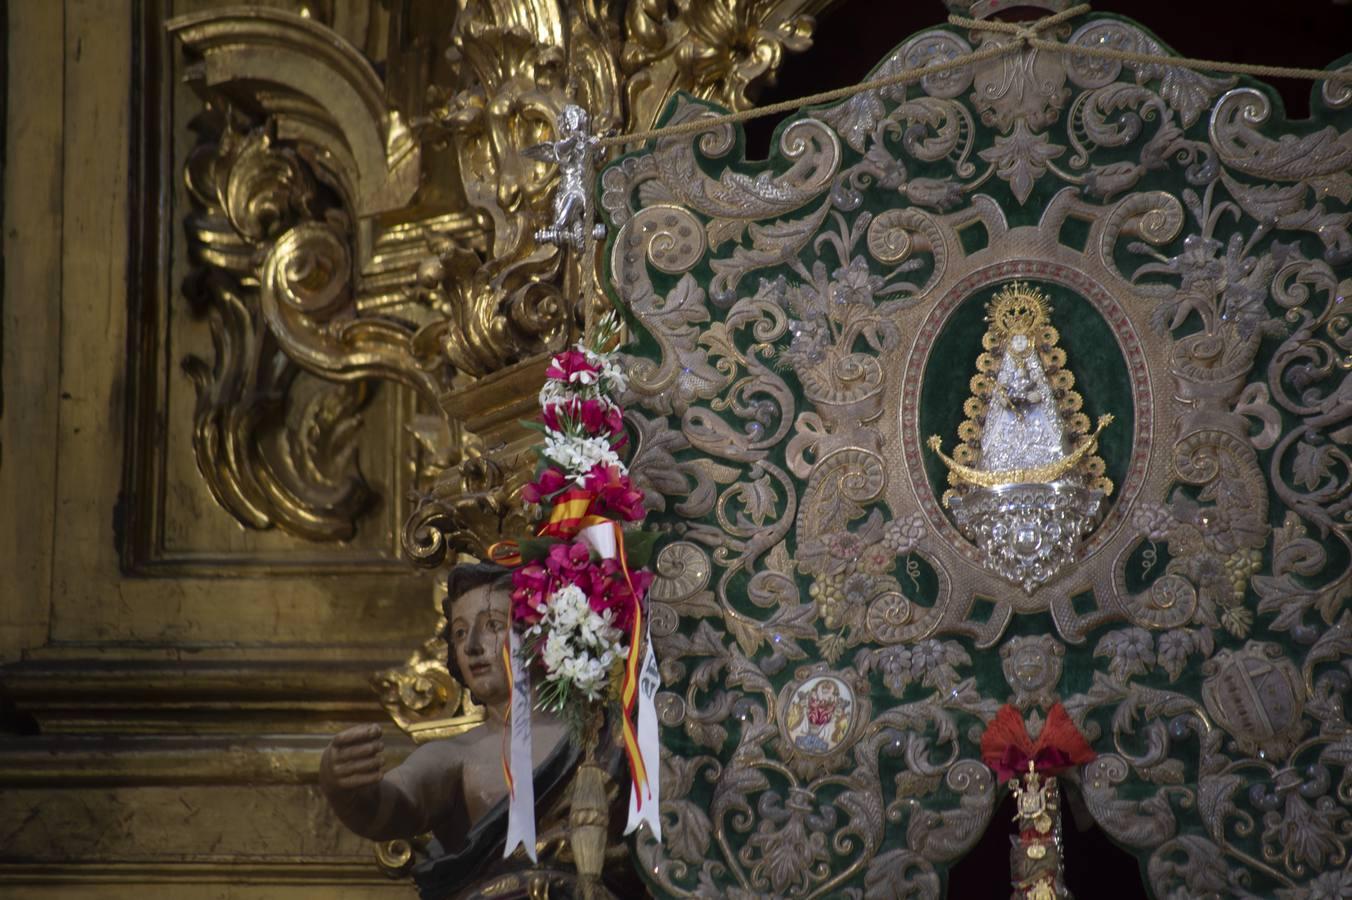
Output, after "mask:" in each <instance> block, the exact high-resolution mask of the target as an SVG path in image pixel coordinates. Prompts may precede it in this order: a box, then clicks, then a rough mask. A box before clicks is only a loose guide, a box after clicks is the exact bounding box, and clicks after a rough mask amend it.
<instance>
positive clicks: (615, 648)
mask: <svg viewBox="0 0 1352 900" xmlns="http://www.w3.org/2000/svg"><path fill="white" fill-rule="evenodd" d="M527 634H528V635H536V634H544V635H545V641H544V647H543V649H542V650H541V654H540V655H541V658H542V660H543V661H544V664H545V678H546V680H548V681H563V682H567V683H569V684H570V685H571V686H572V687H573V688H574V689H576V690H577V691H579V692H581V693H582V694H583V695H584V696H585V697H586V698H587V699H588V700H596V699H599V698H600V697H601V696H603V695H604V693H605V691H606V687H607V685H608V684H609V681H610V676H611V670H612V668H613V666H614V664H615V662H616V660H619V659H622V658H624V657H625V656H626V655H627V654H628V652H629V651H628V649H627V648H626V647H625V646H624V645H623V644H622V643H621V641H622V640H623V639H624V635H623V633H622V632H621V631H620V630H619V629H618V628H616V627H615V626H614V624H612V621H611V614H610V612H609V611H607V612H606V613H605V614H598V613H597V612H596V611H595V610H593V609H592V608H591V604H589V603H588V602H587V595H586V594H585V593H584V592H583V591H582V589H581V588H579V587H577V586H576V585H568V586H566V587H563V588H560V589H559V590H558V591H555V592H554V593H553V594H551V595H550V597H549V600H548V602H547V603H546V605H545V614H544V618H543V619H542V620H541V622H540V623H539V624H538V625H536V626H534V627H533V628H531V630H530V631H529V632H527Z"/></svg>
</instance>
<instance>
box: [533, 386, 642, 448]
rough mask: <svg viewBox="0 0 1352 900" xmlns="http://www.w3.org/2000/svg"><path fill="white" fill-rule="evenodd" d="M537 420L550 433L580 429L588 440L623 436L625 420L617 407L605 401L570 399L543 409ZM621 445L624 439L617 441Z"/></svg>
mask: <svg viewBox="0 0 1352 900" xmlns="http://www.w3.org/2000/svg"><path fill="white" fill-rule="evenodd" d="M540 419H541V421H543V422H544V423H545V427H546V428H548V429H549V430H550V431H557V432H564V433H567V432H570V431H572V430H573V429H575V428H580V429H581V430H582V433H583V434H585V435H587V436H588V437H602V436H604V437H611V438H613V437H614V436H616V435H621V436H623V435H624V417H623V415H622V414H621V413H620V408H619V407H618V406H616V405H615V404H613V403H609V402H607V401H605V400H595V399H592V400H583V399H581V398H579V397H570V398H569V399H567V400H565V401H564V402H562V403H552V404H550V405H549V406H546V407H545V408H544V410H543V411H542V412H541V414H540ZM618 443H623V440H621V441H619V442H617V444H618Z"/></svg>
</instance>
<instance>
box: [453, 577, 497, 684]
mask: <svg viewBox="0 0 1352 900" xmlns="http://www.w3.org/2000/svg"><path fill="white" fill-rule="evenodd" d="M510 603H511V593H510V591H509V589H508V588H507V587H506V586H504V585H481V586H480V587H476V588H472V589H471V590H468V591H466V592H465V593H463V594H461V595H460V596H459V597H456V598H455V599H454V600H453V601H452V602H451V622H450V629H449V632H450V633H449V637H450V644H451V653H453V654H454V655H455V663H456V666H457V667H458V668H459V669H460V675H461V677H462V678H463V679H464V682H465V687H467V688H469V692H470V693H471V694H473V695H474V699H475V700H476V701H477V702H479V703H485V704H490V705H496V704H498V703H504V702H506V701H507V699H508V694H509V692H508V690H507V672H506V670H505V669H504V667H503V662H502V647H503V643H504V642H505V641H506V640H507V629H508V627H509V626H508V621H509V620H508V615H509V606H510Z"/></svg>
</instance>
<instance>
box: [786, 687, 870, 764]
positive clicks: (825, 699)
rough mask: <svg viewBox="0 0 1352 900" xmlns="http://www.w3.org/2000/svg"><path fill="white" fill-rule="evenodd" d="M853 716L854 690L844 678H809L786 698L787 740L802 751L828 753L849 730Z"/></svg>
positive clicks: (838, 744)
mask: <svg viewBox="0 0 1352 900" xmlns="http://www.w3.org/2000/svg"><path fill="white" fill-rule="evenodd" d="M853 716H854V693H853V692H852V691H851V690H850V688H849V687H848V686H847V685H846V684H845V683H844V682H843V681H840V680H839V679H836V678H831V677H826V676H818V677H816V678H812V679H809V680H808V681H805V682H803V684H802V685H800V686H799V688H798V689H797V690H796V691H794V692H793V699H792V700H790V701H789V720H788V722H789V740H790V741H792V742H793V745H794V747H795V748H796V749H797V750H798V751H799V752H801V753H808V754H826V753H830V752H831V751H832V750H834V749H835V748H836V747H838V746H840V743H841V741H843V740H844V739H845V736H846V735H847V734H849V731H850V723H851V722H852V720H853Z"/></svg>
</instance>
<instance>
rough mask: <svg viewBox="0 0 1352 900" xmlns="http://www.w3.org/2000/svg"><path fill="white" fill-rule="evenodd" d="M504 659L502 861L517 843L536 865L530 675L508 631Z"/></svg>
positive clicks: (515, 636)
mask: <svg viewBox="0 0 1352 900" xmlns="http://www.w3.org/2000/svg"><path fill="white" fill-rule="evenodd" d="M509 634H510V638H509V639H508V645H507V646H508V651H507V659H508V665H510V666H511V668H512V707H511V712H510V713H509V717H510V720H509V725H510V728H511V749H510V752H509V754H508V759H507V765H508V782H507V790H508V798H507V802H508V807H507V844H506V846H505V847H504V848H503V851H502V856H503V858H504V859H506V858H507V857H509V856H511V855H512V851H514V850H516V847H517V845H518V844H523V845H525V848H526V855H527V856H529V857H530V861H531V862H535V861H536V858H535V765H534V763H533V761H532V760H531V742H530V708H531V695H530V672H529V671H528V670H527V669H526V667H525V666H523V665H522V664H521V637H520V636H519V635H518V634H517V633H516V629H515V628H512V629H509Z"/></svg>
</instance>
